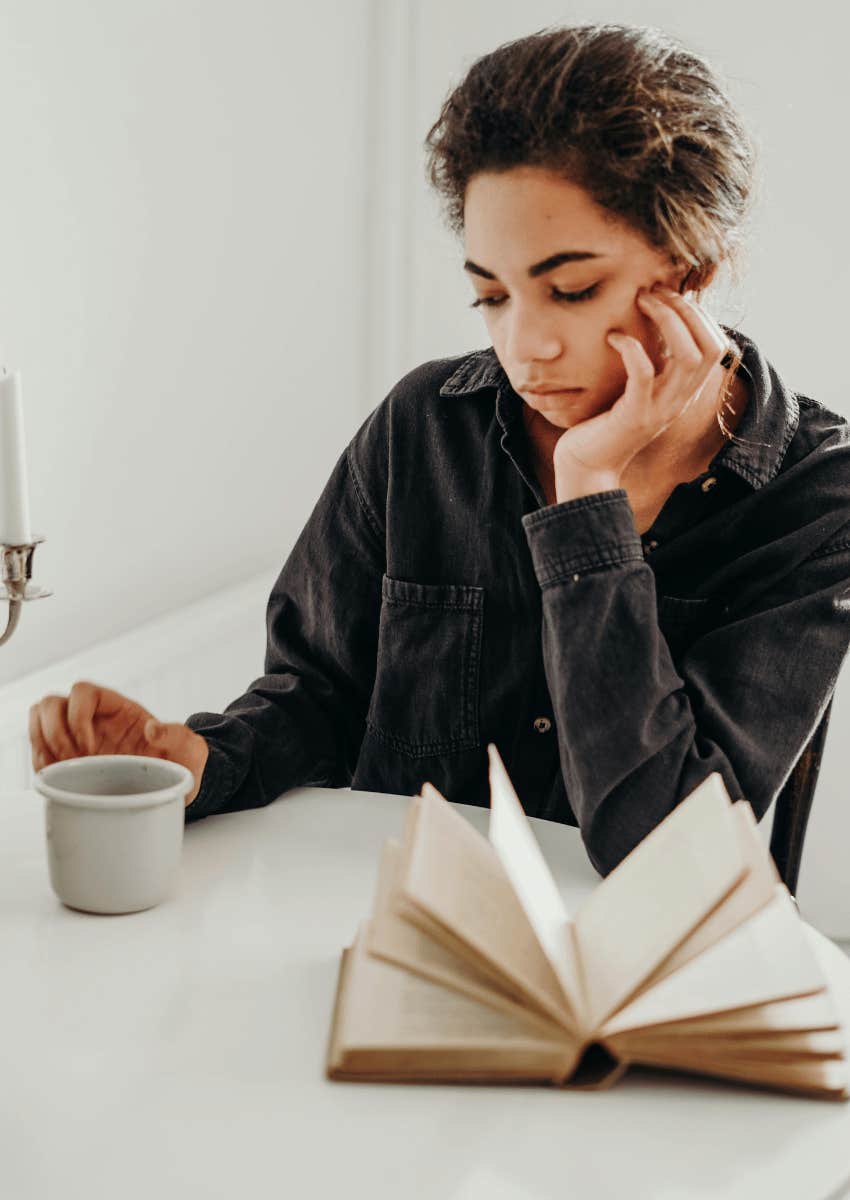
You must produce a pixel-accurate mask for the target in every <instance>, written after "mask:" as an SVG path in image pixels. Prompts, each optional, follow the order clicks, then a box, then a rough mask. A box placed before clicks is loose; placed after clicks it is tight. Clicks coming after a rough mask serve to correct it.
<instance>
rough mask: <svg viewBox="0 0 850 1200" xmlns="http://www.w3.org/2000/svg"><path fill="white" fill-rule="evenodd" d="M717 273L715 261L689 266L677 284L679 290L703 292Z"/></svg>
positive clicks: (681, 291)
mask: <svg viewBox="0 0 850 1200" xmlns="http://www.w3.org/2000/svg"><path fill="white" fill-rule="evenodd" d="M716 274H717V263H708V264H707V265H706V266H704V267H691V269H690V270H689V271H688V272H687V273H686V275H685V277H684V279H683V280H682V282H681V283H680V284H679V292H680V293H681V294H682V295H684V294H685V292H687V291H691V292H703V291H705V289H706V288H707V287H708V286H709V284H710V283H711V281H712V280H713V279H714V276H715V275H716Z"/></svg>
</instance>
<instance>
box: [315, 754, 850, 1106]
mask: <svg viewBox="0 0 850 1200" xmlns="http://www.w3.org/2000/svg"><path fill="white" fill-rule="evenodd" d="M487 749H488V755H489V765H490V795H491V812H490V828H489V838H488V837H484V836H483V835H482V834H481V833H479V832H478V830H477V829H476V828H475V827H474V826H473V825H471V824H470V822H469V821H467V820H466V819H465V817H464V816H463V815H462V812H461V811H460V810H458V809H457V808H455V807H453V805H452V804H450V803H449V801H448V800H446V798H445V797H443V796H442V795H441V794H440V793H439V791H437V789H436V788H435V787H434V786H433V785H432V784H430V783H423V785H422V788H421V791H420V794H419V795H418V796H415V797H413V799H412V803H411V805H410V808H409V810H408V813H407V819H406V821H405V826H404V833H403V837H402V840H401V841H400V842H399V841H397V840H395V839H388V840H387V842H386V843H385V845H384V848H383V851H382V853H381V857H380V862H379V870H378V876H377V880H376V888H375V894H374V903H373V909H372V914H371V917H370V918H368V919H366V920H364V921H362V922H361V924H360V926H359V927H358V930H357V934H356V937H355V939H354V941H353V943H352V945H351V947H349V948H347V949H345V950H344V951H343V953H342V957H341V960H340V967H339V973H338V977H337V992H336V998H335V1002H334V1009H333V1017H332V1021H331V1033H330V1040H329V1044H328V1053H327V1063H326V1070H327V1074H328V1076H329V1077H330V1078H332V1079H340V1080H343V1079H348V1080H384V1081H406V1080H407V1081H414V1080H419V1081H435V1082H436V1081H447V1082H449V1081H450V1082H469V1083H475V1082H479V1083H485V1082H502V1083H509V1082H516V1083H548V1084H554V1085H558V1086H562V1087H568V1088H573V1089H598V1088H607V1087H611V1086H612V1085H613V1084H615V1083H616V1082H617V1080H618V1079H620V1078H621V1077H622V1075H623V1074H624V1072H625V1071H626V1070H627V1069H628V1068H629V1067H630V1066H634V1067H635V1068H637V1069H639V1068H641V1067H644V1068H650V1069H652V1068H660V1069H662V1070H665V1071H670V1070H672V1071H674V1072H675V1071H683V1072H689V1073H697V1074H702V1075H706V1076H709V1077H714V1078H719V1079H725V1080H727V1081H729V1082H732V1083H735V1084H738V1085H750V1086H754V1087H762V1088H771V1089H773V1090H778V1091H786V1092H792V1093H794V1094H796V1095H805V1096H811V1097H813V1098H823V1099H833V1100H836V1099H840V1100H847V1099H850V1076H848V1062H847V1039H846V1020H847V1012H848V1010H850V994H847V993H848V989H846V988H845V990H844V991H842V992H841V993H840V997H839V996H837V995H836V993H835V992H834V991H833V988H832V987H831V986H830V982H829V980H828V977H827V974H826V973H825V970H826V964H825V962H824V961H822V953H823V952H822V950H820V948H819V947H818V946H817V944H816V942H815V941H814V940H813V938H811V937H810V936H809V935H810V933H811V931H809V930H808V929H807V927H806V926H805V925H804V924H803V922H802V921H801V920H800V917H799V914H798V912H797V910H796V908H795V906H794V903H793V901H792V899H791V897H790V895H789V893H788V890H787V889H786V888H785V886H784V885H783V883H782V882H781V880H780V878H779V875H778V873H777V871H776V868H775V866H774V864H773V860H772V858H771V857H770V854H769V851H768V849H767V847H766V846H765V844H764V843H763V842H762V840H761V838H760V837H759V834H758V830H757V829H756V822H755V817H754V815H753V812H752V809H751V807H750V806H749V804H748V803H747V802H746V801H745V800H737V801H736V802H735V803H734V804H733V803H732V802H731V801H730V799H729V795H728V793H727V792H726V789H725V787H724V785H723V780H722V777H721V776H720V774H719V773H718V772H715V773H713V774H712V775H709V776H708V777H707V778H706V779H705V780H703V781H702V782H701V783H700V784H699V785H698V786H697V787H696V788H694V790H693V791H692V792H691V793H690V795H688V796H686V797H685V798H684V799H683V800H681V801H680V802H679V803H678V804H677V805H676V807H675V808H674V809H673V811H672V812H671V813H670V814H669V816H668V817H666V818H665V820H664V821H662V822H661V823H660V824H659V825H658V826H657V827H656V828H655V829H654V830H652V832H651V833H650V834H648V835H647V837H645V838H644V839H643V841H642V842H641V843H640V844H639V845H638V846H636V847H635V849H634V850H633V851H632V852H631V854H629V855H628V856H627V857H626V858H625V859H623V861H622V862H621V863H620V864H619V865H618V866H617V867H616V869H615V870H613V871H612V872H611V873H610V875H608V876H607V878H605V879H604V880H602V881H601V883H600V884H599V885H598V886H597V888H596V889H595V891H594V892H593V893H592V894H591V896H590V897H589V898H588V899H587V900H586V901H585V903H584V904H583V905H581V907H580V908H579V910H578V912H577V914H576V916H575V918H574V919H571V918H570V916H569V914H568V912H567V910H566V907H565V906H564V903H563V900H562V898H561V895H560V892H559V890H558V887H557V884H556V882H555V879H554V877H553V875H552V873H551V871H550V869H549V866H548V864H547V863H546V860H545V858H544V856H543V853H542V851H541V850H540V847H539V845H538V844H537V841H536V839H535V837H534V834H533V832H532V828H531V824H530V822H529V821H528V818H527V817H526V816H525V813H524V811H523V809H522V805H521V803H520V801H519V798H518V797H517V795H516V792H515V791H514V788H513V785H512V783H511V781H510V778H509V776H508V773H507V771H506V769H505V766H504V763H503V762H502V759H501V757H500V756H499V753H498V751H497V749H496V747H495V746H494V745H493V744H492V743H491V744H490V745H489V746H488V748H487ZM839 999H840V1002H839Z"/></svg>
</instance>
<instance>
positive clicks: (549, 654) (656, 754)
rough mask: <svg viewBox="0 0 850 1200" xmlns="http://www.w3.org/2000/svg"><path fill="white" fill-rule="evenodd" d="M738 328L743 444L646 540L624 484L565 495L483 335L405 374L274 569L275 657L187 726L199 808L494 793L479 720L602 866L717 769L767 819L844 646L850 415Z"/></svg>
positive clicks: (531, 790) (539, 811)
mask: <svg viewBox="0 0 850 1200" xmlns="http://www.w3.org/2000/svg"><path fill="white" fill-rule="evenodd" d="M724 328H725V327H724ZM725 331H726V333H727V334H728V335H729V336H730V337H733V338H735V339H736V340H737V341H738V343H739V344H740V345H741V347H742V349H743V352H744V359H743V366H742V368H741V369H742V370H743V371H744V372H745V374H746V376H747V377H748V380H749V386H750V391H751V395H750V400H749V403H748V405H747V407H746V409H745V411H744V414H743V416H742V418H741V420H740V422H739V424H738V426H737V429H736V431H735V438H734V441H731V442H727V443H726V444H725V446H724V447H723V449H721V450H720V452H719V453H718V454H717V456H716V457H715V458H714V459H713V461H712V463H711V465H710V467H709V470H708V471H706V472H705V473H704V474H703V475H700V476H699V477H698V478H696V479H693V480H691V481H689V482H688V483H683V484H679V485H678V486H677V487H676V488H675V490H674V491H673V492H672V494H671V495H670V496H669V498H668V499H667V502H666V504H665V505H664V507H663V509H662V510H661V512H660V513H659V515H658V517H657V518H656V520H655V523H654V524H653V526H652V528H651V529H649V530H648V531H647V532H646V533H645V534H644V535H643V537H642V538H641V536H640V535H639V534H638V532H637V530H636V527H635V522H634V516H633V513H632V509H631V507H630V505H629V501H628V498H627V495H626V492H625V490H624V489H622V488H620V489H617V490H612V491H605V492H597V493H595V494H593V495H590V496H582V497H579V498H577V499H573V500H566V501H562V502H561V503H558V504H553V505H547V503H546V500H545V497H544V495H543V493H542V490H541V488H540V486H539V484H538V481H537V479H536V477H535V474H534V471H533V469H532V466H531V460H530V457H529V453H528V445H527V441H526V434H525V428H524V425H523V422H522V416H521V414H522V405H523V401H522V399H521V398H520V397H519V396H518V395H517V394H516V392H514V391H513V389H512V388H511V386H510V383H509V382H508V379H507V376H506V375H505V373H504V371H503V369H502V367H501V364H500V363H499V361H498V359H497V357H496V355H495V352H494V350H493V349H492V348H487V349H484V350H476V351H473V352H471V353H468V354H463V355H460V356H456V357H453V358H446V359H439V360H435V361H431V362H427V363H424V364H422V365H421V366H419V367H416V368H415V369H414V370H412V371H410V372H409V373H408V374H407V375H405V376H404V378H403V379H401V380H400V381H399V382H398V383H397V384H396V386H395V387H394V388H393V389H392V391H391V392H390V393H389V395H388V396H387V397H386V399H385V400H384V401H383V402H382V403H381V404H379V405H378V406H377V408H375V410H374V411H373V412H372V413H371V414H370V415H369V417H368V418H367V419H366V420H365V421H364V423H363V424H362V425H361V426H360V428H359V429H358V431H357V432H356V433H355V435H354V437H353V438H352V439H351V441H350V443H349V444H348V446H346V448H345V449H344V451H343V452H342V454H341V455H340V457H339V459H338V461H337V463H336V466H335V467H334V469H333V472H332V474H331V477H330V479H329V480H328V482H327V484H326V486H325V488H324V490H323V492H322V494H321V496H320V498H319V500H318V502H317V504H316V506H315V508H314V509H313V512H312V514H311V516H310V518H309V520H308V522H307V524H306V526H305V528H304V529H303V531H302V532H301V534H300V536H299V538H298V540H297V542H296V544H295V546H294V548H293V549H292V552H291V553H290V555H289V557H288V558H287V560H286V562H285V564H284V566H283V569H282V570H281V572H280V575H279V576H278V579H277V582H276V583H275V585H274V588H273V589H272V593H271V595H270V597H269V601H268V607H267V613H266V622H267V646H266V655H265V663H264V674H263V675H262V676H261V677H260V678H259V679H255V680H254V682H253V683H251V684H250V685H249V686H248V688H247V689H246V691H245V693H244V695H242V696H240V697H239V698H238V699H236V700H234V701H233V702H232V703H230V704H228V706H227V707H226V708H225V710H224V712H223V713H209V712H201V713H194V714H193V715H192V716H190V717H189V718H188V720H187V721H186V724H187V725H188V726H189V727H190V728H191V729H194V730H196V731H197V732H198V733H201V734H203V736H204V737H205V738H206V739H207V741H208V742H209V746H210V756H209V759H208V762H207V766H206V769H205V771H204V776H203V780H202V784H201V790H200V792H199V793H198V796H197V797H196V799H195V800H194V801H193V803H192V804H191V805H190V806H189V807H188V808H187V810H186V818H185V819H186V821H187V822H190V821H193V820H196V819H197V818H199V817H205V816H208V815H210V814H212V813H219V812H233V811H235V810H238V809H247V808H256V807H259V806H261V805H265V804H268V803H270V802H271V801H273V800H274V799H275V798H276V797H278V796H280V795H281V793H282V792H285V791H286V790H287V789H288V788H292V787H296V786H299V785H303V784H317V785H323V786H329V787H344V786H346V785H349V784H350V785H351V787H352V788H358V789H361V788H362V789H365V790H368V791H379V792H397V793H400V794H402V795H414V794H415V793H417V792H418V791H419V789H420V787H421V785H422V783H423V782H424V781H425V780H430V781H431V782H432V783H433V784H434V785H435V786H436V787H437V788H439V790H440V791H441V792H442V793H443V794H444V795H445V796H446V797H447V798H448V799H449V800H453V801H459V802H461V803H464V804H478V805H485V806H486V805H488V804H489V787H488V772H487V750H486V747H487V743H488V742H494V743H495V744H496V746H497V748H498V750H499V753H500V754H501V756H502V758H503V760H504V762H505V765H506V767H507V769H508V772H509V774H510V776H511V779H512V780H513V783H514V786H515V788H516V790H517V793H518V795H519V798H520V800H521V801H522V804H523V806H524V807H525V810H526V811H527V812H528V813H529V814H530V815H532V816H540V817H545V818H547V819H549V820H553V821H560V822H564V823H566V824H569V825H578V827H579V828H580V830H581V836H582V839H583V841H584V845H585V847H586V849H587V853H588V856H589V858H590V861H591V863H592V864H593V866H594V867H595V868H596V870H597V871H598V872H599V873H600V874H602V875H607V874H608V872H609V871H611V870H612V869H613V868H614V867H615V866H616V865H617V863H618V862H620V860H621V859H622V858H623V857H624V856H625V855H626V854H627V853H628V852H629V851H630V850H631V849H632V848H633V847H634V846H635V845H636V844H637V843H638V842H639V841H640V840H641V839H642V838H643V837H645V836H646V834H648V833H649V832H650V831H651V830H652V829H653V828H654V827H655V826H656V825H657V824H658V823H659V822H660V821H661V820H662V819H663V818H664V817H665V816H666V815H667V814H668V813H669V812H670V811H671V810H672V809H673V808H674V807H675V806H676V804H677V803H678V802H679V801H680V800H682V799H683V798H684V797H685V796H686V795H687V794H688V793H689V792H691V791H692V789H693V788H695V787H696V785H697V784H698V783H699V782H700V781H701V780H703V779H704V778H705V777H706V776H707V775H708V774H710V773H711V772H712V771H720V773H721V775H722V776H723V779H724V782H725V784H726V787H727V789H728V791H729V794H730V796H731V797H732V798H733V799H737V798H738V797H740V796H743V797H745V798H746V799H747V800H748V801H749V803H750V804H751V805H752V807H753V810H754V812H755V815H756V817H757V818H759V819H761V817H763V816H764V814H765V812H766V811H767V809H768V807H769V806H770V804H771V801H772V800H773V799H774V798H775V797H776V795H777V793H778V791H779V789H780V788H781V786H782V784H783V783H784V781H785V779H786V778H787V776H788V775H789V773H790V771H791V769H792V767H793V766H794V763H795V761H796V760H797V758H798V757H799V755H800V753H801V751H802V749H803V747H804V746H805V744H806V742H807V740H808V738H809V737H810V735H811V734H812V732H813V730H814V728H815V726H816V724H817V722H818V721H819V719H820V716H821V714H822V712H823V710H824V708H825V707H826V704H827V702H828V700H829V698H830V696H831V694H832V692H833V689H834V687H835V683H836V679H837V677H838V673H839V668H840V667H841V664H842V662H843V660H844V657H845V654H846V652H847V647H848V643H850V426H848V423H847V421H846V420H845V419H844V418H843V417H841V416H839V415H837V414H835V413H833V412H830V411H829V410H828V409H826V408H824V407H823V406H822V405H821V404H819V403H818V402H817V401H815V400H812V399H810V398H808V397H807V396H801V395H799V394H797V393H794V392H792V391H791V390H790V389H789V388H788V387H787V386H786V385H785V384H784V383H783V381H782V380H781V379H780V378H779V376H778V374H777V372H776V370H775V369H774V368H773V366H772V365H771V364H770V363H769V362H768V361H767V359H766V358H765V357H764V356H763V354H762V353H761V351H760V350H759V349H758V347H757V346H756V345H755V343H754V342H752V340H750V339H749V338H747V337H746V336H745V335H743V334H741V333H740V331H737V330H732V329H726V330H725Z"/></svg>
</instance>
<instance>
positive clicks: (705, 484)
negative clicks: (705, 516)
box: [700, 475, 717, 492]
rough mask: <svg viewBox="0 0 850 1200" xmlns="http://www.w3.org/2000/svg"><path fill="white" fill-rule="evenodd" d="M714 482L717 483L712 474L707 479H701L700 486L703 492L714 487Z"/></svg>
mask: <svg viewBox="0 0 850 1200" xmlns="http://www.w3.org/2000/svg"><path fill="white" fill-rule="evenodd" d="M715 483H717V480H716V479H715V477H714V476H713V475H709V477H708V479H703V481H702V483H701V484H700V487H701V488H702V490H703V491H704V492H707V491H708V490H709V489H710V488H713V487H714V485H715Z"/></svg>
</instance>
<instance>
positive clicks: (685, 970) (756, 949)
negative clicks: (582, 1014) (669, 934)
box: [598, 884, 828, 1037]
mask: <svg viewBox="0 0 850 1200" xmlns="http://www.w3.org/2000/svg"><path fill="white" fill-rule="evenodd" d="M827 989H828V983H827V979H826V977H825V975H824V973H823V971H822V969H821V967H820V965H819V963H818V962H817V960H816V958H815V956H814V954H813V953H812V950H811V947H810V945H809V941H808V938H807V937H806V936H805V934H804V932H803V928H802V922H801V920H800V917H799V915H798V913H797V910H796V908H795V907H794V903H793V901H792V900H791V897H790V895H789V894H788V889H787V888H786V887H785V886H784V885H783V884H779V885H777V888H776V893H775V895H774V898H773V900H771V902H770V903H769V904H767V905H765V906H764V908H762V909H760V910H759V911H758V912H757V913H756V914H755V915H754V916H752V917H750V918H749V919H748V920H746V921H744V922H743V923H742V924H741V925H739V926H738V928H737V929H735V930H733V931H732V933H730V934H728V935H727V937H725V938H724V939H723V941H721V942H718V943H717V944H716V945H715V946H711V947H710V948H709V949H708V950H706V951H705V953H704V954H701V955H700V957H699V958H695V959H693V960H692V961H691V962H689V963H687V964H686V965H685V966H684V967H682V968H681V969H680V970H678V971H676V972H675V974H673V975H670V976H669V977H668V978H667V979H662V981H661V982H660V983H659V984H657V985H656V986H655V987H654V988H652V989H651V990H650V991H648V992H644V993H643V994H642V995H641V996H639V997H638V998H637V999H636V1000H633V1001H632V1002H631V1003H630V1004H627V1005H626V1006H625V1007H624V1008H623V1009H622V1010H621V1011H620V1012H618V1013H616V1014H615V1015H614V1016H613V1017H611V1018H609V1019H608V1020H607V1021H605V1023H604V1024H603V1026H602V1028H601V1029H600V1030H599V1034H598V1036H600V1037H605V1036H606V1035H608V1034H615V1033H623V1032H625V1031H626V1030H629V1029H641V1028H647V1027H649V1026H652V1025H658V1024H663V1023H665V1022H668V1021H674V1020H681V1019H683V1018H684V1017H707V1016H710V1015H711V1014H712V1013H720V1012H723V1011H724V1010H728V1009H734V1008H745V1007H747V1006H748V1005H751V1004H768V1003H770V1002H771V1001H774V1000H782V999H785V998H788V999H791V998H793V997H795V996H805V995H808V994H811V993H814V992H819V991H824V990H827Z"/></svg>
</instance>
